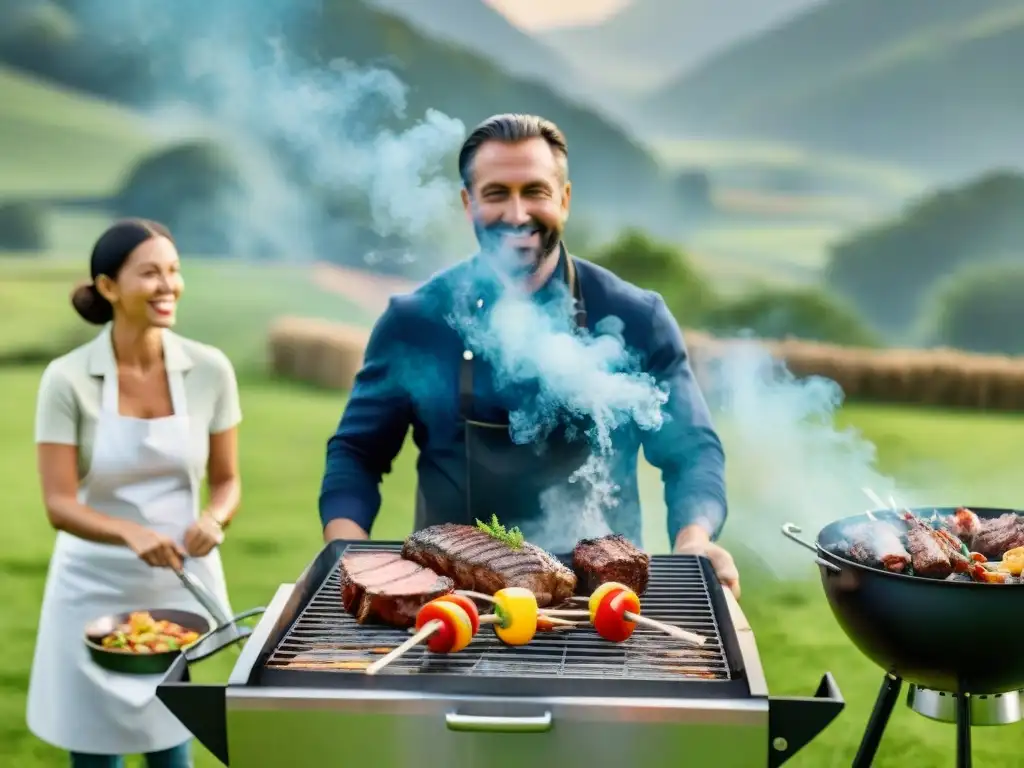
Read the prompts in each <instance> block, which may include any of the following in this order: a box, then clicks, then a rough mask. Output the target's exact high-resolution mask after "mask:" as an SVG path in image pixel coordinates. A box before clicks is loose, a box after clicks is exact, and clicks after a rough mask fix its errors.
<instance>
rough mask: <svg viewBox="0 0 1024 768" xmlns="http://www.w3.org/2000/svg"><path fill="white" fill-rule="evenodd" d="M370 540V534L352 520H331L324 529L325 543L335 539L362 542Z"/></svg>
mask: <svg viewBox="0 0 1024 768" xmlns="http://www.w3.org/2000/svg"><path fill="white" fill-rule="evenodd" d="M368 538H370V536H369V534H368V533H367V532H366V531H364V530H363V529H362V528H360V527H359V526H358V525H357V524H356V523H353V522H352V521H351V520H345V519H344V518H339V519H337V520H331V522H329V523H328V524H327V526H326V527H325V528H324V542H328V543H329V542H332V541H334V540H335V539H347V540H355V541H362V540H364V539H368Z"/></svg>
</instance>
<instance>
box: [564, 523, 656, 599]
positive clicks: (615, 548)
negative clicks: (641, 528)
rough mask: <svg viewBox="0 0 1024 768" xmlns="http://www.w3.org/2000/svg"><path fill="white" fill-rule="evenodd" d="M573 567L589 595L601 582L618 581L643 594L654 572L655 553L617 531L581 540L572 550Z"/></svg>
mask: <svg viewBox="0 0 1024 768" xmlns="http://www.w3.org/2000/svg"><path fill="white" fill-rule="evenodd" d="M572 567H573V570H574V571H576V578H577V579H579V581H580V583H582V585H583V588H584V589H585V590H586V592H587V593H588V594H589V593H591V592H593V591H594V590H595V589H597V588H598V587H599V586H600V585H601V584H605V583H607V582H609V581H617V582H619V583H620V584H624V585H626V586H627V587H629V588H630V589H632V590H633V591H634V592H636V593H637V594H638V595H642V594H643V593H644V590H645V589H647V581H648V579H649V578H650V575H651V574H650V571H651V556H650V555H648V554H647V553H646V552H643V551H641V550H639V549H637V548H636V547H635V546H633V543H632V542H631V541H630V540H629V539H627V538H626V537H625V536H621V535H619V534H617V533H616V534H614V535H611V536H603V537H601V538H599V539H582V540H581V541H580V542H578V543H577V544H576V547H575V548H574V549H573V551H572Z"/></svg>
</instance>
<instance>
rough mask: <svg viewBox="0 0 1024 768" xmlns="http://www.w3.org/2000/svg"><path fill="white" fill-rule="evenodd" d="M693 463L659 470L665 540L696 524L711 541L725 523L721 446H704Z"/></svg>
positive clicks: (723, 470)
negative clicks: (661, 481) (662, 470)
mask: <svg viewBox="0 0 1024 768" xmlns="http://www.w3.org/2000/svg"><path fill="white" fill-rule="evenodd" d="M697 455H698V456H699V458H698V459H697V461H695V462H694V463H693V464H690V465H686V466H681V467H677V468H673V469H670V470H668V471H664V472H663V476H664V480H665V504H666V506H667V507H668V521H667V522H668V533H669V540H670V541H675V540H676V538H677V537H678V536H679V532H680V531H682V530H683V529H685V528H692V527H700V528H703V529H704V530H705V531H707V534H708V536H709V538H710V539H711V540H715V539H717V538H718V536H719V534H721V532H722V527H723V526H724V525H725V518H726V515H727V506H726V499H725V458H724V455H723V454H722V452H721V449H720V448H719V449H718V450H716V449H715V447H714V446H713V445H707V446H705V447H704V449H703V450H702V451H700V452H699V453H698V454H697Z"/></svg>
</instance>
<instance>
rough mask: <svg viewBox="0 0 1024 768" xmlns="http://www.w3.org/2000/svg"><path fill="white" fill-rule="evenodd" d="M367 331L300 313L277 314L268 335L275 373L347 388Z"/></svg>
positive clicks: (360, 360)
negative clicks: (294, 315)
mask: <svg viewBox="0 0 1024 768" xmlns="http://www.w3.org/2000/svg"><path fill="white" fill-rule="evenodd" d="M368 340H369V331H368V330H366V329H364V328H359V327H356V326H349V325H343V324H341V323H331V322H328V321H326V320H318V319H313V318H304V317H281V318H278V319H277V320H275V321H274V323H273V324H272V325H271V328H270V332H269V335H268V346H269V353H270V354H269V357H270V366H271V371H272V372H273V373H274V375H276V376H281V377H283V378H288V379H292V380H295V381H302V382H305V383H307V384H314V385H316V386H320V387H325V388H328V389H342V390H351V388H352V384H353V382H354V381H355V377H356V374H357V373H358V372H359V369H360V368H362V365H363V356H364V354H365V351H366V344H367V342H368Z"/></svg>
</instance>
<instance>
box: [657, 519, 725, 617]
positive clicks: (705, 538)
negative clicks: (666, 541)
mask: <svg viewBox="0 0 1024 768" xmlns="http://www.w3.org/2000/svg"><path fill="white" fill-rule="evenodd" d="M672 552H673V553H674V554H677V555H704V557H706V558H707V559H708V560H710V561H711V565H712V566H713V567H714V569H715V575H716V576H717V577H718V580H719V581H720V582H722V584H723V585H724V586H726V587H728V588H729V589H730V590H731V591H732V594H733V596H734V597H735V598H736V599H737V600H738V599H739V597H740V574H739V571H737V570H736V563H735V562H733V559H732V555H730V554H729V553H728V552H727V551H725V550H724V549H722V548H721V547H720V546H718V545H717V544H715V543H714V542H713V541H711V537H710V536H709V535H708V532H707V531H706V530H705V529H704V528H703V527H701V526H699V525H688V526H687V527H686V528H683V529H682V530H681V531H680V532H679V535H678V536H676V544H675V547H674V548H673V550H672Z"/></svg>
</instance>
